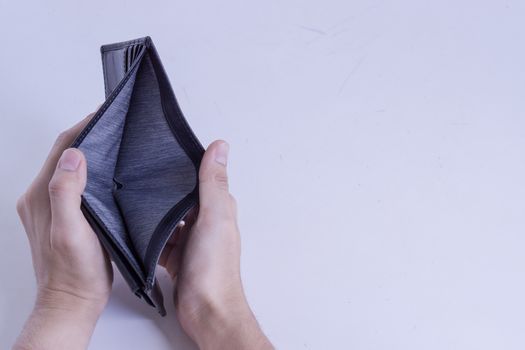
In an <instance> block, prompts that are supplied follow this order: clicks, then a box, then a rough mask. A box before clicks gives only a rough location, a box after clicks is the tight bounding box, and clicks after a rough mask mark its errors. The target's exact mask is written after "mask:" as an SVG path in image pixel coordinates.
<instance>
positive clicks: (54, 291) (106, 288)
mask: <svg viewBox="0 0 525 350" xmlns="http://www.w3.org/2000/svg"><path fill="white" fill-rule="evenodd" d="M92 116H93V114H91V115H89V116H87V117H86V118H85V119H84V120H82V121H81V122H79V123H78V124H77V125H75V126H74V127H72V128H71V129H69V130H67V131H65V132H63V133H62V134H61V135H60V136H59V137H58V139H57V140H56V142H55V144H54V146H53V148H52V149H51V152H50V154H49V156H48V158H47V160H46V161H45V163H44V165H43V167H42V169H41V171H40V173H39V174H38V175H37V177H36V178H35V180H34V181H33V183H32V184H31V185H30V186H29V188H28V189H27V191H26V192H25V193H24V194H23V195H22V196H21V197H20V199H19V200H18V202H17V211H18V214H19V216H20V219H21V221H22V223H23V225H24V228H25V231H26V233H27V237H28V239H29V244H30V247H31V255H32V258H33V268H34V270H35V275H36V282H37V300H36V303H35V307H34V310H33V312H32V314H31V316H30V318H29V320H28V322H27V323H26V326H25V328H24V330H23V331H22V334H21V335H20V337H19V339H18V341H17V343H16V345H15V348H20V349H33V348H38V349H48V348H49V349H52V348H53V349H56V348H67V349H77V348H78V349H83V348H86V347H87V344H88V342H89V338H90V336H91V333H92V331H93V328H94V326H95V323H96V321H97V319H98V317H99V315H100V313H101V312H102V310H103V309H104V307H105V305H106V303H107V301H108V298H109V294H110V291H111V283H112V279H113V275H112V269H111V264H110V262H109V260H108V258H107V256H106V254H105V252H104V250H103V248H102V246H101V245H100V242H99V240H98V238H97V236H96V235H95V233H94V232H93V230H92V229H91V227H90V226H89V224H88V222H87V221H86V219H85V218H84V215H83V214H82V212H81V210H80V203H81V194H82V192H83V191H84V187H85V185H86V177H87V174H86V173H87V170H86V159H85V158H84V155H83V154H82V152H81V151H80V150H78V149H66V148H67V147H69V145H70V144H71V143H72V142H73V141H74V139H75V138H76V136H77V135H78V133H79V132H80V131H81V130H82V129H83V128H84V127H85V126H86V124H87V123H88V122H89V120H90V119H91V117H92Z"/></svg>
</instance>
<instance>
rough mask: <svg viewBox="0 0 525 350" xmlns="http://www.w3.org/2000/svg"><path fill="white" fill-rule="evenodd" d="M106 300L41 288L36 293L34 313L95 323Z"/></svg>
mask: <svg viewBox="0 0 525 350" xmlns="http://www.w3.org/2000/svg"><path fill="white" fill-rule="evenodd" d="M106 303H107V298H87V297H84V296H81V295H78V294H75V293H71V292H66V291H63V290H59V289H53V288H47V287H41V288H39V290H38V292H37V297H36V302H35V306H34V311H37V312H39V313H52V314H65V315H69V317H75V318H76V319H78V320H79V321H83V322H96V321H97V320H98V318H99V316H100V314H101V313H102V311H103V310H104V307H105V306H106Z"/></svg>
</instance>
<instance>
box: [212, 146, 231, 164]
mask: <svg viewBox="0 0 525 350" xmlns="http://www.w3.org/2000/svg"><path fill="white" fill-rule="evenodd" d="M229 150H230V145H228V143H226V142H222V143H220V144H219V146H217V149H216V150H215V161H216V162H217V163H219V164H221V165H224V166H226V163H227V161H228V151H229Z"/></svg>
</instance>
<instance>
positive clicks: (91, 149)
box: [79, 54, 197, 271]
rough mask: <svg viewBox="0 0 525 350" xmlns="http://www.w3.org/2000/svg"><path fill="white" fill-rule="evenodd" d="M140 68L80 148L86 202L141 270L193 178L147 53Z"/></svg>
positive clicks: (189, 189)
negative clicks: (84, 164)
mask: <svg viewBox="0 0 525 350" xmlns="http://www.w3.org/2000/svg"><path fill="white" fill-rule="evenodd" d="M139 64H140V66H139V67H138V69H137V70H135V71H134V72H133V73H131V74H133V75H132V76H131V77H130V79H129V80H128V81H127V83H126V85H125V86H124V87H123V88H122V90H121V91H120V92H119V94H118V96H117V97H116V98H115V100H114V101H113V103H112V104H111V105H110V106H109V107H108V109H107V110H106V111H105V112H104V114H103V115H102V116H101V118H100V119H99V120H98V121H97V123H96V124H95V125H94V127H93V128H92V129H91V130H90V132H89V133H88V134H87V135H86V137H85V138H84V139H83V141H82V143H81V144H80V145H79V149H81V150H82V151H83V152H84V154H85V155H86V158H87V164H88V183H87V186H86V190H85V192H84V198H85V200H86V201H87V202H88V204H89V205H90V207H91V208H92V209H93V211H94V212H95V213H96V215H97V216H98V217H99V218H100V219H101V221H102V222H103V223H104V225H105V226H106V228H107V230H108V231H109V232H110V233H111V234H112V236H113V237H114V238H115V239H116V241H117V243H118V244H119V245H121V248H123V249H124V250H125V251H126V253H127V254H129V255H130V256H134V257H136V259H137V260H138V261H140V265H141V270H143V271H144V267H145V266H148V265H149V262H146V261H144V259H145V256H146V253H147V249H148V245H149V242H150V240H151V236H152V234H153V233H154V232H155V229H156V228H157V225H158V224H159V222H160V221H161V220H162V218H163V217H164V216H165V215H166V213H167V212H168V211H169V210H170V209H171V208H172V207H173V206H174V205H175V204H177V203H178V202H179V201H180V200H181V199H182V198H184V197H185V196H186V195H187V194H188V193H190V192H191V191H192V190H193V189H194V187H195V185H196V182H197V178H196V173H195V168H194V166H193V164H192V162H191V160H190V158H189V157H188V156H187V155H186V153H185V152H184V150H183V148H182V147H181V146H180V145H179V143H178V142H177V140H176V138H175V136H174V135H173V133H172V131H171V129H170V127H169V125H168V123H167V121H166V118H165V116H164V112H163V109H162V101H161V97H160V91H159V86H158V82H157V79H156V75H155V71H154V69H153V66H152V64H151V60H150V58H149V55H148V54H145V55H144V56H143V58H142V60H141V62H139ZM157 258H158V257H157Z"/></svg>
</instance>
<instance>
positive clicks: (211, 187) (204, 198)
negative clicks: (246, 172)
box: [199, 140, 235, 218]
mask: <svg viewBox="0 0 525 350" xmlns="http://www.w3.org/2000/svg"><path fill="white" fill-rule="evenodd" d="M229 149H230V146H229V145H228V143H226V142H225V141H222V140H218V141H214V142H213V143H212V144H211V145H210V146H208V149H207V150H206V152H205V153H204V156H203V158H202V161H201V166H200V169H199V197H200V213H201V214H202V215H205V216H211V217H209V218H219V217H220V218H224V217H225V216H228V217H230V216H232V215H234V214H235V213H234V210H233V208H232V205H231V204H232V203H231V202H232V197H231V195H230V193H229V191H228V174H227V171H226V165H227V161H228V152H229Z"/></svg>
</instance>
